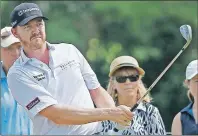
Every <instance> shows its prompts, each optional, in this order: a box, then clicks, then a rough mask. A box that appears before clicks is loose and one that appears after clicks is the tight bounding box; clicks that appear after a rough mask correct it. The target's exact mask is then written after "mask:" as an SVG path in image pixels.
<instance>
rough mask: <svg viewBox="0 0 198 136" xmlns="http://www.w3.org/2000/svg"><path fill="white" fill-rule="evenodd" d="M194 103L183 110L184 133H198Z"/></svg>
mask: <svg viewBox="0 0 198 136" xmlns="http://www.w3.org/2000/svg"><path fill="white" fill-rule="evenodd" d="M192 106H193V103H190V104H189V105H188V106H186V107H185V108H184V109H182V110H181V124H182V135H198V124H196V121H195V118H194V115H193V112H192Z"/></svg>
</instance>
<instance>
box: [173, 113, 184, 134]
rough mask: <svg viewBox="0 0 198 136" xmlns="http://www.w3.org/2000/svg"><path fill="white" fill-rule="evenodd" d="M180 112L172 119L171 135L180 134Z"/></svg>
mask: <svg viewBox="0 0 198 136" xmlns="http://www.w3.org/2000/svg"><path fill="white" fill-rule="evenodd" d="M180 117H181V113H180V112H179V113H178V114H177V115H176V116H175V117H174V119H173V122H172V127H171V134H172V135H182V127H181V120H180Z"/></svg>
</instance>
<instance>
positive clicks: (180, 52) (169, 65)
mask: <svg viewBox="0 0 198 136" xmlns="http://www.w3.org/2000/svg"><path fill="white" fill-rule="evenodd" d="M189 44H190V42H187V43H186V44H185V45H184V47H183V48H182V49H181V50H180V51H179V53H178V54H177V55H176V56H175V57H174V58H173V60H172V61H171V62H170V63H169V64H168V66H167V67H166V68H165V69H164V71H163V72H162V73H161V74H160V75H159V76H158V78H157V79H156V80H155V81H154V82H153V84H152V85H151V86H150V87H149V88H148V90H147V91H146V93H145V94H144V95H143V96H142V97H141V98H140V99H139V100H138V101H137V103H136V104H135V105H134V106H133V107H132V108H131V111H134V109H135V108H137V106H138V105H139V104H140V102H142V100H143V99H144V97H145V96H146V95H148V93H149V92H150V91H151V89H152V88H153V87H154V86H155V85H156V84H157V82H158V81H159V80H160V79H161V78H162V76H163V75H164V74H165V73H166V71H167V70H168V69H169V68H170V67H171V66H172V64H173V63H174V62H175V60H176V59H177V58H178V57H179V56H180V55H181V54H182V52H183V51H184V50H185V49H186V47H187V46H188V45H189Z"/></svg>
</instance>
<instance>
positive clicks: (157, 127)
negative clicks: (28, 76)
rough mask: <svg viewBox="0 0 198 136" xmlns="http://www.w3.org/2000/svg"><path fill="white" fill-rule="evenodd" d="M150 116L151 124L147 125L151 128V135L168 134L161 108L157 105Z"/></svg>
mask: <svg viewBox="0 0 198 136" xmlns="http://www.w3.org/2000/svg"><path fill="white" fill-rule="evenodd" d="M147 114H149V113H147ZM149 118H150V120H149V124H148V125H147V127H149V129H147V130H148V131H149V135H166V129H165V126H164V122H163V120H162V117H161V115H160V113H159V110H158V109H157V108H156V107H154V110H153V112H152V114H151V115H150V117H149Z"/></svg>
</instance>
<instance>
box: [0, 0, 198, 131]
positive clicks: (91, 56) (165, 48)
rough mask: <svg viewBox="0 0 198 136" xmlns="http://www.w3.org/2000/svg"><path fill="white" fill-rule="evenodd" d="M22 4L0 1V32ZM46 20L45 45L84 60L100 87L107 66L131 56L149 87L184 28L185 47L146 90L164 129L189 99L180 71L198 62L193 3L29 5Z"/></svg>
mask: <svg viewBox="0 0 198 136" xmlns="http://www.w3.org/2000/svg"><path fill="white" fill-rule="evenodd" d="M21 2H22V1H20V2H19V1H1V28H2V27H5V26H8V25H9V24H10V21H9V14H10V12H11V11H12V9H13V8H14V7H15V6H16V5H18V4H19V3H21ZM33 2H35V3H37V4H38V5H39V6H40V7H41V9H42V10H43V12H44V15H46V16H47V17H48V18H49V19H50V20H49V21H47V22H46V31H47V41H49V42H52V43H58V42H66V43H72V44H74V45H75V46H76V47H77V48H78V49H79V50H80V51H81V52H82V54H83V55H84V56H85V57H86V58H87V60H88V62H89V63H90V65H91V67H92V68H93V70H94V71H95V72H96V74H97V76H98V79H99V81H100V83H101V85H102V86H103V87H104V88H106V86H107V82H108V72H109V65H110V63H111V61H112V60H113V59H114V58H115V57H117V56H120V55H131V56H133V57H135V58H136V59H137V60H138V61H139V64H140V66H141V67H142V68H143V69H144V70H145V71H146V75H145V77H144V78H143V81H144V83H145V85H146V87H149V86H150V85H151V84H152V83H153V81H154V80H155V79H156V78H157V77H158V75H159V74H160V73H161V72H162V71H163V70H164V68H165V67H166V66H167V65H168V64H169V63H170V61H171V60H172V59H173V58H174V57H175V55H176V54H177V53H178V52H179V51H180V49H181V48H182V47H183V45H184V44H185V43H186V41H185V39H184V38H183V37H182V36H181V34H180V32H179V27H180V26H181V25H183V24H189V25H191V27H192V31H193V40H192V42H191V45H190V46H189V47H188V48H187V49H186V50H185V51H184V52H183V54H182V55H181V56H180V57H179V58H178V59H177V60H176V62H175V63H174V64H173V65H172V67H171V68H170V69H169V70H168V71H167V72H166V74H165V75H164V76H163V77H162V79H161V80H160V81H159V82H158V83H157V84H156V86H155V87H154V88H153V89H152V91H151V95H152V97H153V104H154V105H155V106H157V107H158V108H159V110H160V113H161V115H162V118H163V120H164V123H165V126H166V130H167V131H170V130H171V123H172V120H173V117H174V116H175V114H176V113H177V112H179V111H180V110H181V109H182V108H183V107H184V106H186V105H187V104H188V103H189V101H188V98H187V96H186V93H187V89H186V88H184V87H183V81H184V79H185V68H186V66H187V64H188V63H189V62H190V61H192V60H193V59H197V58H198V51H197V47H198V43H197V41H198V39H197V30H198V28H197V24H198V22H197V21H198V18H197V11H198V4H197V2H196V1H186V2H185V1H172V2H171V1H33Z"/></svg>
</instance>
